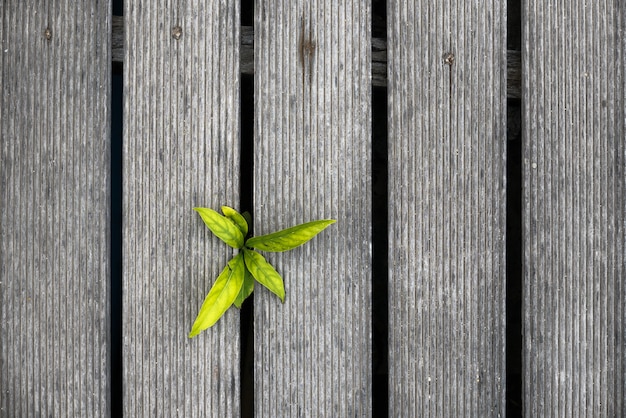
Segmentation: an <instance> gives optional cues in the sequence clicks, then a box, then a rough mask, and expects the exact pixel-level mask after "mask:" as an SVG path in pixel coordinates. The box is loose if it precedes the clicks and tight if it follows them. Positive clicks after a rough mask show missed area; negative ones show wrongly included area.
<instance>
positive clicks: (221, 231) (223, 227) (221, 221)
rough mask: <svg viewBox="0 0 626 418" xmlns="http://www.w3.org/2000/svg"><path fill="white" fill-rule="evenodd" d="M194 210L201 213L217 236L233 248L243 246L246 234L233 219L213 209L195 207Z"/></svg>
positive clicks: (206, 223)
mask: <svg viewBox="0 0 626 418" xmlns="http://www.w3.org/2000/svg"><path fill="white" fill-rule="evenodd" d="M193 210H195V211H196V212H198V213H199V214H200V217H202V220H203V221H204V223H205V225H206V226H207V227H208V228H209V229H210V230H211V232H213V233H214V234H215V236H216V237H218V238H219V239H221V240H222V241H224V242H225V243H226V244H228V245H230V246H231V247H233V248H236V249H239V248H241V247H243V239H244V235H243V234H242V233H241V230H240V229H239V228H238V227H237V226H236V225H235V223H234V222H233V221H231V220H230V219H228V218H226V217H224V216H222V215H220V214H219V213H217V212H216V211H214V210H213V209H209V208H194V209H193Z"/></svg>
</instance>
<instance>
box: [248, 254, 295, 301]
mask: <svg viewBox="0 0 626 418" xmlns="http://www.w3.org/2000/svg"><path fill="white" fill-rule="evenodd" d="M243 256H244V257H243V258H244V260H245V263H246V267H247V268H248V270H249V271H250V273H251V274H252V276H253V277H254V278H255V279H256V280H257V282H259V283H261V284H262V285H263V286H265V287H267V288H268V289H269V290H270V292H272V293H274V294H275V295H276V296H278V297H279V298H280V300H281V301H282V302H285V285H284V284H283V278H282V277H280V274H278V272H277V271H276V270H274V267H272V265H271V264H270V263H268V262H267V261H266V260H265V257H263V256H262V255H261V254H259V253H257V252H256V251H252V250H249V249H247V248H244V249H243Z"/></svg>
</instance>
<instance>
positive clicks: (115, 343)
mask: <svg viewBox="0 0 626 418" xmlns="http://www.w3.org/2000/svg"><path fill="white" fill-rule="evenodd" d="M122 74H123V71H122V64H121V63H113V65H112V71H111V144H110V145H111V161H110V170H111V171H110V182H111V183H110V188H111V189H110V193H111V194H110V196H111V197H110V199H111V201H110V205H111V208H110V216H111V223H110V238H109V239H110V243H109V246H110V251H111V255H110V256H111V258H110V266H109V269H110V312H109V315H110V318H109V321H110V322H109V326H110V333H111V334H110V354H109V355H110V360H109V361H110V363H109V366H110V368H109V370H110V371H111V376H110V379H111V380H110V402H111V406H110V408H111V417H121V416H122V402H123V398H124V392H123V372H122V371H123V369H122V363H123V353H122V277H123V271H122V257H123V252H122V199H123V190H122V184H123V178H122V158H123V155H122V152H123V151H122V127H123V125H122V123H123V117H124V115H123V113H124V112H123V75H122Z"/></svg>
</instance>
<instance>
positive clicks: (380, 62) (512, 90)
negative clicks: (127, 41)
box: [112, 16, 522, 99]
mask: <svg viewBox="0 0 626 418" xmlns="http://www.w3.org/2000/svg"><path fill="white" fill-rule="evenodd" d="M123 29H124V17H123V16H113V37H112V42H113V44H112V51H113V58H112V59H113V62H123V61H124V30H123ZM253 39H254V28H253V27H252V26H242V27H241V49H240V55H239V56H240V60H241V63H240V69H241V73H242V74H254V42H253ZM371 57H372V86H374V87H386V86H387V43H386V41H385V39H380V38H372V55H371ZM506 92H507V97H508V98H510V99H519V98H521V97H522V62H521V54H520V52H519V51H507V89H506Z"/></svg>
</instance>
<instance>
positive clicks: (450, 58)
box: [443, 52, 454, 67]
mask: <svg viewBox="0 0 626 418" xmlns="http://www.w3.org/2000/svg"><path fill="white" fill-rule="evenodd" d="M443 63H444V64H445V65H449V66H450V67H452V64H454V54H453V53H452V52H446V53H445V54H443Z"/></svg>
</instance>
